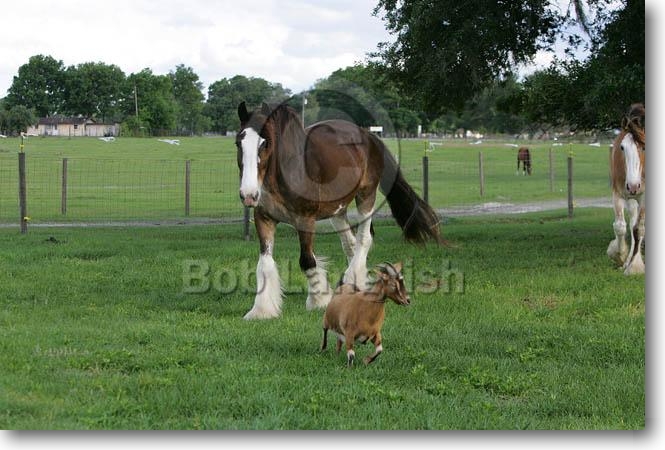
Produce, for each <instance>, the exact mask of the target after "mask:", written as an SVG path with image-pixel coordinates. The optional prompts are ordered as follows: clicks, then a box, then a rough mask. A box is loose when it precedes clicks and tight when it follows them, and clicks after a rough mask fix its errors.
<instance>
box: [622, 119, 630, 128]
mask: <svg viewBox="0 0 665 450" xmlns="http://www.w3.org/2000/svg"><path fill="white" fill-rule="evenodd" d="M629 123H630V119H629V118H628V117H624V118H623V119H621V129H622V130H627V129H628V124H629Z"/></svg>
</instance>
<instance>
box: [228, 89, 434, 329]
mask: <svg viewBox="0 0 665 450" xmlns="http://www.w3.org/2000/svg"><path fill="white" fill-rule="evenodd" d="M238 117H239V118H240V131H239V132H238V134H237V136H236V146H237V148H238V168H239V169H240V199H241V201H242V203H243V204H244V205H245V206H246V207H252V208H254V222H255V226H256V231H257V234H258V237H259V247H260V252H261V255H260V257H259V262H258V265H257V268H256V279H257V292H256V297H255V299H254V306H253V307H252V309H251V310H250V311H249V312H248V313H247V314H246V315H245V319H265V318H271V317H276V316H278V315H279V314H280V310H281V304H282V289H281V283H280V278H279V274H278V271H277V266H276V265H275V261H274V259H273V249H274V246H275V230H276V227H277V224H278V223H279V222H284V223H288V224H290V225H292V226H293V227H294V228H295V229H296V231H297V233H298V239H299V241H300V268H301V270H302V271H303V272H304V273H305V275H306V277H307V283H308V296H307V301H306V303H305V306H306V307H307V309H313V308H323V307H325V306H326V305H327V304H328V302H329V301H330V298H331V296H332V290H331V289H330V288H329V287H328V280H327V276H326V272H325V270H324V268H323V266H322V264H321V261H320V260H318V259H317V258H316V257H315V255H314V251H313V249H314V235H315V232H316V221H318V220H322V219H330V221H331V222H332V225H333V227H334V229H335V231H337V233H338V234H339V236H340V240H341V241H342V248H343V250H344V253H345V254H346V256H347V260H348V268H347V269H346V271H345V272H344V275H343V278H342V281H343V283H346V284H351V285H355V286H356V287H357V288H358V289H365V288H366V285H367V268H366V260H367V254H368V252H369V249H370V245H371V244H372V235H371V233H370V227H371V222H372V215H373V213H374V202H375V200H376V192H377V187H378V188H380V189H381V192H382V193H383V194H384V195H385V196H386V199H387V200H388V204H389V205H390V209H391V212H392V215H393V217H394V218H395V220H396V221H397V223H398V225H399V226H400V227H401V228H402V230H403V233H404V237H405V238H406V240H407V241H412V242H426V241H427V240H430V239H431V240H434V241H435V242H438V243H442V242H443V240H442V238H441V235H440V231H439V220H438V217H437V215H436V213H435V212H434V211H433V210H432V208H431V207H430V206H429V205H428V204H427V203H425V201H424V200H423V199H421V198H420V197H419V196H418V195H417V194H416V193H415V192H414V190H413V189H412V188H411V186H409V184H408V183H407V182H406V180H405V179H404V177H403V176H402V172H401V171H400V169H399V166H398V165H397V162H396V161H395V159H394V158H393V156H392V155H391V153H390V152H389V151H388V149H387V148H386V146H385V145H384V144H383V142H382V141H381V140H380V139H379V138H378V137H376V136H375V135H373V134H371V133H369V132H368V131H366V130H364V129H362V128H360V127H358V126H357V125H355V124H353V123H351V122H347V121H343V120H329V121H324V122H319V123H315V124H313V125H311V126H309V127H308V128H306V129H304V128H303V126H302V122H301V120H300V118H299V117H298V114H297V113H296V111H295V110H294V109H293V108H291V107H289V106H287V105H286V104H282V105H279V106H277V107H276V108H272V107H270V106H268V105H267V104H265V103H264V104H263V105H262V107H261V108H258V109H256V110H254V111H252V112H250V111H248V110H247V106H246V104H245V102H242V103H241V104H240V105H239V106H238ZM353 200H355V204H356V207H357V210H358V214H359V221H358V224H357V230H356V232H355V234H354V232H353V230H352V227H351V225H350V223H349V220H348V218H347V208H348V206H349V203H351V201H353ZM390 245H392V244H390Z"/></svg>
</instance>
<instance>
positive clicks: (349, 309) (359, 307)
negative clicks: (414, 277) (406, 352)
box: [321, 263, 411, 367]
mask: <svg viewBox="0 0 665 450" xmlns="http://www.w3.org/2000/svg"><path fill="white" fill-rule="evenodd" d="M387 298H389V299H391V300H392V301H394V302H395V303H397V304H398V305H408V304H410V303H411V299H410V298H409V295H408V294H407V292H406V287H405V286H404V277H403V276H402V263H396V264H395V265H392V264H389V263H386V264H382V265H380V266H379V268H378V271H377V280H376V282H375V283H374V286H373V287H372V289H370V290H368V291H355V289H352V288H349V287H347V286H342V287H341V288H339V289H338V290H337V291H336V293H335V294H334V295H333V298H332V299H331V301H330V303H329V304H328V307H327V308H326V312H325V314H324V315H323V342H322V343H321V351H324V350H325V349H326V347H327V345H328V330H333V331H334V332H335V333H337V352H338V353H339V351H340V349H341V347H342V342H346V358H347V366H348V367H351V366H352V365H353V360H354V358H355V351H354V350H353V345H354V343H355V342H356V340H357V341H359V342H360V343H363V344H364V343H366V342H367V341H368V340H371V341H372V344H374V353H373V354H372V355H371V356H368V357H367V358H365V364H369V363H371V362H372V361H374V360H375V359H376V357H377V356H379V354H380V353H381V352H382V351H383V346H382V345H381V327H382V326H383V320H384V319H385V306H386V299H387Z"/></svg>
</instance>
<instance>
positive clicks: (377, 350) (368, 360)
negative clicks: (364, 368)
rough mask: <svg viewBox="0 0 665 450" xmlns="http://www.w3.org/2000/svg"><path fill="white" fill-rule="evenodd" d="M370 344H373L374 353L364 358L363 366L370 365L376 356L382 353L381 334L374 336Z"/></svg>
mask: <svg viewBox="0 0 665 450" xmlns="http://www.w3.org/2000/svg"><path fill="white" fill-rule="evenodd" d="M372 344H374V353H373V354H372V355H370V356H368V357H367V358H365V364H370V363H371V362H373V361H374V360H375V359H376V357H377V356H379V355H380V354H381V352H382V351H383V345H381V333H377V334H376V336H374V338H373V339H372Z"/></svg>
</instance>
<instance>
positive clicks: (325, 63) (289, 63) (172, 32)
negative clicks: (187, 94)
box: [0, 0, 389, 97]
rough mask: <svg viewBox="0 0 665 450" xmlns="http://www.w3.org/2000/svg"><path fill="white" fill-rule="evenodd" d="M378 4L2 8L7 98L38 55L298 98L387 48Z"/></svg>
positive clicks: (367, 0)
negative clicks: (185, 69) (235, 83)
mask: <svg viewBox="0 0 665 450" xmlns="http://www.w3.org/2000/svg"><path fill="white" fill-rule="evenodd" d="M374 5H375V1H373V0H362V1H352V0H337V1H313V2H312V1H309V2H306V1H302V0H300V1H287V0H281V1H273V0H244V1H242V2H238V1H235V0H234V1H230V0H227V1H216V2H210V1H204V0H165V1H162V2H152V1H148V0H116V1H114V2H107V3H91V2H89V1H87V0H86V1H83V0H60V1H59V2H43V1H38V0H24V1H23V2H20V3H19V2H7V3H6V4H5V3H3V7H2V12H3V18H4V19H5V20H3V26H2V27H0V55H2V57H1V59H0V97H2V96H4V95H5V93H6V90H7V89H8V88H9V86H10V85H11V82H12V77H13V76H14V75H16V74H17V72H18V68H19V67H20V66H21V65H22V64H25V63H27V62H28V59H29V58H30V56H33V55H37V54H44V55H50V56H52V57H54V58H55V59H57V60H62V61H63V62H64V64H65V65H66V66H69V65H75V64H80V63H83V62H89V61H101V62H104V63H107V64H116V65H118V66H119V67H120V68H121V69H122V70H123V71H124V72H125V73H126V74H130V73H133V72H138V71H140V70H142V69H144V68H146V67H148V68H150V69H152V70H153V72H155V73H160V74H161V73H168V72H169V71H170V70H173V69H174V68H175V66H176V65H177V64H181V63H182V64H185V65H186V66H190V67H192V68H193V69H194V71H195V72H196V73H197V74H198V75H199V76H200V77H201V81H202V82H203V83H204V85H206V86H207V85H209V84H211V83H212V82H214V81H216V80H219V79H221V78H224V77H231V76H233V75H236V74H242V75H247V76H259V77H262V78H265V79H267V80H269V81H273V82H279V83H282V85H284V86H285V87H287V88H290V89H291V90H293V91H294V92H298V91H300V90H303V89H307V88H309V87H310V86H311V85H312V84H313V83H314V82H315V81H316V80H317V79H320V78H323V77H325V76H327V75H328V74H330V73H331V72H332V71H334V70H336V69H338V68H340V67H344V66H346V65H350V64H353V63H354V62H356V61H360V60H363V59H364V57H365V55H366V53H367V52H371V51H373V50H375V49H376V44H377V43H378V42H380V41H385V40H387V39H389V36H388V34H387V32H386V31H385V30H384V28H383V23H382V22H381V20H380V19H378V18H376V17H373V16H372V15H371V12H372V9H373V7H374Z"/></svg>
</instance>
